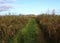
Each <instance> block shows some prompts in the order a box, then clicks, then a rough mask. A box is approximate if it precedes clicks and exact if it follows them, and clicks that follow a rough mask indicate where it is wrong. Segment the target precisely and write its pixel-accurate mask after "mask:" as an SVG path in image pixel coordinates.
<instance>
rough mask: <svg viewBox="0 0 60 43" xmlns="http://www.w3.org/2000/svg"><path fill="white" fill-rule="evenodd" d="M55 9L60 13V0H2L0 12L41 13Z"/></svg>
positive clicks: (0, 0) (0, 1)
mask: <svg viewBox="0 0 60 43" xmlns="http://www.w3.org/2000/svg"><path fill="white" fill-rule="evenodd" d="M53 9H55V10H56V12H58V13H60V0H0V14H4V13H8V12H11V13H12V12H14V13H22V14H39V13H43V12H44V13H46V12H48V10H49V12H50V11H52V10H53Z"/></svg>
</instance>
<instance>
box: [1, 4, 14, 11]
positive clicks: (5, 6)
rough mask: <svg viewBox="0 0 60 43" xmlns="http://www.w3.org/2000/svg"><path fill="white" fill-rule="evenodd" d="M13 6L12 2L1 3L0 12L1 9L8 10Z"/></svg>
mask: <svg viewBox="0 0 60 43" xmlns="http://www.w3.org/2000/svg"><path fill="white" fill-rule="evenodd" d="M11 8H13V5H12V4H0V12H1V11H7V10H9V9H11Z"/></svg>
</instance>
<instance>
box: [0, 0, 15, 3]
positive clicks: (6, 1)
mask: <svg viewBox="0 0 60 43" xmlns="http://www.w3.org/2000/svg"><path fill="white" fill-rule="evenodd" d="M14 1H16V0H0V3H10V2H14Z"/></svg>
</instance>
